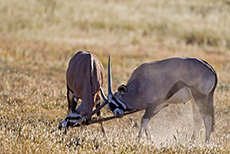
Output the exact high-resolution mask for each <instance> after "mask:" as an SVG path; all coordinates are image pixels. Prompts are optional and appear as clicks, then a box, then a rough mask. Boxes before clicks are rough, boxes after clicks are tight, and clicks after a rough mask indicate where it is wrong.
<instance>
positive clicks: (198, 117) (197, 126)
mask: <svg viewBox="0 0 230 154" xmlns="http://www.w3.org/2000/svg"><path fill="white" fill-rule="evenodd" d="M192 111H193V121H194V126H193V127H194V130H193V134H192V137H191V141H192V142H193V141H194V140H195V139H196V137H197V136H198V135H199V132H200V129H201V125H202V117H201V115H200V111H199V108H198V106H197V104H196V103H195V101H194V100H192Z"/></svg>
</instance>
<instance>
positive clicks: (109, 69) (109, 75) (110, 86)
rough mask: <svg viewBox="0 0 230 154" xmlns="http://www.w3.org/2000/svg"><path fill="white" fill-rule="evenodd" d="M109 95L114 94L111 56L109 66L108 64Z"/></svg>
mask: <svg viewBox="0 0 230 154" xmlns="http://www.w3.org/2000/svg"><path fill="white" fill-rule="evenodd" d="M108 93H109V95H111V94H112V77H111V62H110V55H109V64H108Z"/></svg>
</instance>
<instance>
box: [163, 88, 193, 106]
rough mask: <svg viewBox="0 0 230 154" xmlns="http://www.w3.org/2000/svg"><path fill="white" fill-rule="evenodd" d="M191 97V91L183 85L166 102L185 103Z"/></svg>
mask: <svg viewBox="0 0 230 154" xmlns="http://www.w3.org/2000/svg"><path fill="white" fill-rule="evenodd" d="M191 98H192V96H191V91H190V90H189V89H188V88H187V87H184V88H182V89H180V90H179V91H178V92H176V93H175V94H174V95H173V96H172V97H171V98H170V99H169V100H168V101H167V103H168V104H178V103H186V102H188V101H189V100H190V99H191Z"/></svg>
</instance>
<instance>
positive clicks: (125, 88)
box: [117, 84, 128, 96]
mask: <svg viewBox="0 0 230 154" xmlns="http://www.w3.org/2000/svg"><path fill="white" fill-rule="evenodd" d="M117 89H118V93H119V95H120V96H121V95H123V94H125V93H127V91H128V88H127V87H126V86H125V85H123V84H122V85H121V86H120V87H118V88H117Z"/></svg>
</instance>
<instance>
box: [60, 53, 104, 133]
mask: <svg viewBox="0 0 230 154" xmlns="http://www.w3.org/2000/svg"><path fill="white" fill-rule="evenodd" d="M103 76H104V68H103V66H102V64H101V62H100V60H99V59H98V58H97V57H96V56H95V55H94V54H93V53H90V52H88V51H79V52H77V53H76V54H75V55H74V56H73V57H72V58H71V60H70V61H69V66H68V69H67V72H66V81H67V99H68V110H67V115H68V118H74V120H72V121H71V120H70V121H69V122H67V121H66V120H64V121H63V122H61V123H60V124H59V129H61V128H63V127H64V128H65V127H67V125H68V124H70V123H75V121H76V120H78V119H80V118H81V117H82V116H84V115H86V114H88V113H90V112H91V111H92V109H93V107H94V106H95V104H97V105H100V96H99V91H100V88H101V87H102V84H103ZM79 99H81V100H82V102H81V104H80V105H79V107H78V108H77V109H76V106H77V102H78V100H79Z"/></svg>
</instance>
